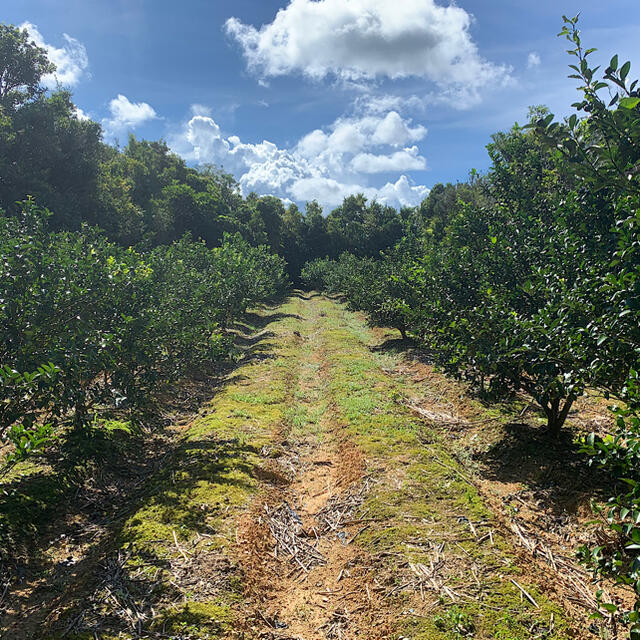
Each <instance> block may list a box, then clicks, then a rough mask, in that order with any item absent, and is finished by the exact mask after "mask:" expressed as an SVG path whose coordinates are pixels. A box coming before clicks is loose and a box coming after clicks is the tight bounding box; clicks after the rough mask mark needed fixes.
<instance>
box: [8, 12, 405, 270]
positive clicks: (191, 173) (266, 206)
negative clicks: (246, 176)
mask: <svg viewBox="0 0 640 640" xmlns="http://www.w3.org/2000/svg"><path fill="white" fill-rule="evenodd" d="M0 50H1V51H2V56H0V78H2V80H1V81H0V210H3V211H4V213H5V215H9V216H14V215H17V214H18V213H19V211H20V204H19V203H20V202H21V201H22V200H24V199H25V197H27V196H31V197H32V198H33V199H34V200H35V201H36V202H37V204H38V205H39V206H41V207H44V208H47V209H49V210H50V211H51V212H52V216H51V218H50V219H49V222H48V224H49V227H50V228H51V229H52V230H55V231H62V230H66V231H77V230H79V229H80V228H81V227H82V225H83V224H88V225H90V226H97V227H100V228H101V229H102V230H103V231H104V232H105V234H106V235H107V237H108V238H109V239H110V240H111V241H113V242H115V243H117V244H120V245H122V246H125V247H128V246H143V247H145V248H151V247H155V246H158V245H162V244H169V243H171V242H174V241H176V240H179V239H180V238H181V237H182V236H183V235H184V234H185V233H187V232H188V233H189V234H191V236H192V237H193V238H194V239H196V240H202V241H203V242H205V243H206V245H207V246H209V247H215V246H218V245H219V244H220V243H221V242H222V238H223V236H224V234H225V233H230V234H235V233H239V234H241V236H242V237H243V238H244V239H245V240H246V241H247V242H248V243H249V244H251V245H253V246H259V245H268V246H269V247H270V248H271V250H272V251H273V252H274V253H277V254H278V255H280V256H281V257H283V258H285V260H286V262H287V265H288V266H287V270H288V273H289V277H290V278H291V279H292V280H296V279H297V278H298V276H299V273H300V269H301V267H302V265H303V264H304V263H305V262H306V261H307V260H309V259H313V258H315V257H321V256H322V257H323V256H327V255H328V256H338V255H339V254H340V253H341V252H342V251H346V250H350V251H354V252H355V253H358V254H362V255H376V254H377V253H378V252H379V251H381V250H383V249H385V248H387V247H390V246H393V245H394V244H395V242H396V241H397V240H398V239H399V238H400V237H401V235H402V233H403V218H402V215H399V214H398V213H397V212H396V211H395V210H394V209H393V208H392V207H388V206H383V205H381V204H379V203H375V202H373V203H368V202H367V200H366V199H365V198H364V197H363V196H357V195H354V196H352V197H349V198H347V199H346V200H345V202H344V203H343V205H342V206H341V207H338V208H337V209H336V210H335V211H333V212H331V213H330V214H329V215H328V216H326V217H325V216H323V212H322V208H321V207H320V206H319V205H318V203H317V202H310V203H308V204H307V206H306V209H305V211H304V212H302V211H300V209H299V208H298V207H297V206H296V205H295V204H291V205H289V206H288V207H285V206H284V205H283V203H282V201H281V200H280V199H279V198H275V197H272V196H262V197H260V196H258V195H256V194H255V193H250V194H248V195H247V196H246V197H243V196H242V194H241V192H240V189H239V186H238V184H237V183H236V182H235V180H234V179H233V177H232V176H230V175H228V174H226V173H224V171H223V170H222V169H221V168H218V167H213V166H202V167H198V168H192V167H188V166H187V165H186V163H185V161H184V160H183V159H182V158H180V157H179V156H178V155H176V154H174V153H172V152H171V150H170V149H169V147H168V146H167V144H166V143H164V142H162V141H157V142H150V141H146V140H137V139H136V138H135V137H134V136H133V135H131V136H130V137H129V140H128V142H127V144H126V146H124V148H117V147H114V146H111V145H108V144H105V143H104V142H103V141H102V129H101V127H100V125H99V124H98V123H97V122H93V121H91V120H89V119H85V118H81V117H79V116H78V111H77V109H76V107H75V105H74V104H73V101H72V96H71V94H70V93H69V92H68V91H64V90H59V91H56V92H54V93H50V92H47V91H45V89H44V87H43V86H42V84H41V81H42V76H43V75H44V74H46V73H50V72H51V71H52V70H53V69H54V67H53V65H52V64H51V63H50V62H49V61H48V60H47V58H46V52H45V51H44V50H42V49H39V48H38V47H37V46H35V44H34V43H32V42H31V41H30V40H29V36H28V34H27V32H26V31H25V30H22V31H21V30H20V29H18V28H16V27H13V26H11V25H3V24H0Z"/></svg>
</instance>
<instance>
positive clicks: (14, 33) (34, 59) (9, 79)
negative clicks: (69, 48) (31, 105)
mask: <svg viewBox="0 0 640 640" xmlns="http://www.w3.org/2000/svg"><path fill="white" fill-rule="evenodd" d="M55 69H56V67H55V65H54V64H53V63H52V62H50V61H49V59H48V58H47V52H46V51H45V50H44V49H42V48H41V47H38V46H37V45H36V44H35V43H34V42H32V41H30V40H29V33H28V32H27V30H26V29H19V28H17V27H14V26H13V25H7V24H0V110H1V109H4V110H5V112H6V113H11V112H13V111H14V110H15V109H17V108H18V107H20V106H22V105H23V104H25V103H26V102H28V101H29V100H32V99H33V98H35V97H37V96H39V95H40V94H42V92H43V91H44V89H43V88H42V86H41V85H40V81H41V79H42V76H44V75H46V74H47V73H52V72H54V71H55Z"/></svg>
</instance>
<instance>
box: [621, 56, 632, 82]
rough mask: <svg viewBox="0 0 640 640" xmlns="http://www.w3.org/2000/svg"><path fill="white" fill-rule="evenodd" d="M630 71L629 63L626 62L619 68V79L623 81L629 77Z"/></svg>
mask: <svg viewBox="0 0 640 640" xmlns="http://www.w3.org/2000/svg"><path fill="white" fill-rule="evenodd" d="M630 69H631V63H630V62H629V61H628V60H627V62H625V63H624V64H623V65H622V67H620V77H621V78H622V79H623V80H624V79H625V78H626V77H627V76H628V75H629V70H630Z"/></svg>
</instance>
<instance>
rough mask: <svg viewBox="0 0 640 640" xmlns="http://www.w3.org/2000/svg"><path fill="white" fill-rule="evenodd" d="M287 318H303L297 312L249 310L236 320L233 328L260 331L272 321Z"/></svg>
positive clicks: (249, 331)
mask: <svg viewBox="0 0 640 640" xmlns="http://www.w3.org/2000/svg"><path fill="white" fill-rule="evenodd" d="M286 318H295V319H296V320H302V318H301V317H300V316H299V315H297V314H295V313H282V312H277V313H270V314H260V313H254V312H252V311H248V312H247V313H245V314H244V315H243V316H242V319H241V320H239V321H237V322H235V323H234V324H233V325H232V327H231V328H233V329H236V330H237V331H242V332H243V333H245V334H246V333H252V332H259V331H262V330H263V329H265V328H266V327H267V326H268V325H270V324H271V323H272V322H278V321H279V320H285V319H286Z"/></svg>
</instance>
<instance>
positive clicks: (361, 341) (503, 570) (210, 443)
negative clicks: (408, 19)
mask: <svg viewBox="0 0 640 640" xmlns="http://www.w3.org/2000/svg"><path fill="white" fill-rule="evenodd" d="M240 329H241V330H242V332H243V333H250V332H258V331H262V330H264V333H263V334H262V337H261V338H260V337H258V338H255V339H251V340H250V341H247V343H248V344H250V345H251V348H250V349H249V350H248V351H247V357H246V358H245V360H244V361H243V363H242V364H241V366H239V367H238V368H237V369H235V370H234V371H233V373H232V374H231V375H230V376H229V377H228V378H227V380H226V381H225V383H224V384H223V385H222V386H221V387H220V388H219V389H218V390H217V391H216V393H215V395H214V397H213V399H212V400H211V401H210V402H208V403H206V404H204V405H203V406H202V408H201V410H200V412H199V414H198V416H197V417H196V418H195V419H194V420H193V422H192V423H191V424H190V425H189V426H188V427H187V428H184V429H182V430H180V431H179V432H178V431H176V434H175V437H174V439H173V443H172V446H171V448H170V449H169V450H167V452H166V455H165V456H164V457H163V458H162V459H161V464H160V465H159V466H158V469H157V470H156V471H155V472H154V473H153V474H152V475H151V476H150V477H148V478H145V480H144V484H143V485H142V487H140V489H139V490H136V493H135V495H134V496H132V501H131V502H130V503H128V504H125V505H122V506H121V510H120V512H119V514H118V515H117V517H114V519H113V523H112V525H111V529H110V531H111V535H110V538H109V540H108V541H107V543H105V544H103V545H102V546H101V547H100V548H99V549H95V550H94V554H98V553H99V554H101V555H102V557H104V558H107V557H108V558H113V557H114V556H117V557H119V558H121V559H122V574H123V575H124V576H125V577H124V578H119V579H121V580H122V581H123V582H122V583H121V584H123V585H125V586H126V588H127V589H128V591H127V593H126V594H125V595H126V597H125V596H124V595H123V596H122V597H120V596H118V597H120V605H119V606H120V609H122V605H123V604H126V603H127V602H128V603H129V604H132V605H135V606H136V607H137V609H138V610H140V611H141V612H143V613H144V620H142V621H141V625H140V627H139V629H138V630H136V629H134V628H132V627H131V624H130V622H128V620H127V618H126V616H123V615H122V612H121V611H119V607H118V606H116V605H114V603H113V602H112V601H105V602H102V601H100V602H98V603H97V604H96V603H95V602H92V603H91V607H92V609H91V611H90V612H89V614H87V616H86V619H85V621H84V622H83V623H82V624H85V628H84V629H83V628H82V624H78V625H76V627H74V628H76V629H77V631H78V633H77V634H76V635H75V636H74V635H73V633H69V634H68V635H67V636H66V637H68V638H72V639H73V638H76V640H84V638H91V637H94V636H93V635H92V633H93V632H91V631H90V627H91V624H94V625H101V626H100V629H101V631H100V635H99V637H100V638H102V639H103V640H108V639H110V638H112V637H113V638H116V637H117V638H120V639H125V638H139V637H149V638H153V637H171V636H175V637H182V638H188V639H192V638H193V639H195V638H198V639H200V638H218V637H220V638H232V637H237V636H235V635H234V630H236V629H237V628H238V625H239V623H241V622H242V620H241V619H240V618H239V616H242V615H243V613H242V612H243V611H245V609H243V607H242V606H241V603H242V600H243V598H244V597H245V592H246V585H245V584H243V580H244V576H243V569H242V566H239V565H238V561H237V553H236V551H234V545H236V527H237V525H238V521H239V518H240V517H241V516H242V514H244V513H245V512H246V510H247V507H248V505H249V504H250V503H251V501H252V499H254V497H255V496H256V495H257V493H258V492H259V491H260V490H261V489H262V488H264V487H265V486H268V485H273V484H274V483H275V482H277V481H278V478H277V477H276V476H277V470H275V471H274V468H273V465H272V464H271V463H272V462H273V459H274V458H277V457H278V456H280V455H281V453H282V451H281V449H280V448H281V447H282V443H283V439H284V438H287V437H288V438H291V439H292V440H296V439H298V440H301V439H302V436H305V437H307V436H309V435H310V436H312V438H311V440H312V441H313V442H314V443H315V445H314V446H316V447H321V446H323V443H324V442H325V441H328V440H329V439H330V437H332V438H335V437H336V434H335V433H334V432H332V434H330V433H329V430H330V429H331V430H334V431H335V430H336V429H337V430H341V431H342V433H343V436H344V437H345V438H348V439H349V440H350V441H351V442H353V443H355V445H357V447H358V449H359V450H360V451H361V452H362V453H363V454H364V457H365V458H366V470H365V473H366V474H368V475H370V476H371V477H372V479H373V485H372V488H371V490H370V492H369V494H368V495H367V498H366V500H365V503H364V505H363V506H362V510H361V511H362V513H366V516H367V519H368V520H370V524H369V526H368V528H367V529H366V530H363V531H362V532H361V533H360V535H359V536H358V537H357V540H356V542H355V544H357V545H358V546H359V548H360V549H361V550H362V552H363V553H365V554H367V556H368V557H369V558H370V559H371V560H372V562H375V570H376V572H378V573H379V575H380V578H381V581H386V582H384V584H386V585H387V586H388V587H389V595H388V596H387V597H386V599H385V602H386V606H388V607H389V608H390V610H393V611H395V616H394V619H395V623H394V626H395V630H394V637H395V638H401V637H403V638H410V639H411V640H436V639H442V640H444V639H457V638H466V637H473V638H480V639H487V640H488V639H489V638H498V639H501V640H524V639H525V638H533V637H540V638H554V639H556V640H563V639H565V638H569V637H573V636H571V635H570V633H569V631H568V629H569V626H568V623H567V621H566V620H565V617H564V614H563V612H562V610H561V609H560V607H559V606H557V605H556V604H554V603H553V602H551V601H550V600H549V599H548V598H547V597H546V595H545V593H544V591H543V589H541V587H540V585H538V584H537V583H536V581H535V579H534V576H533V577H532V575H531V572H526V571H525V570H524V569H523V568H522V567H521V566H519V564H518V562H517V560H516V556H515V554H514V552H513V550H512V548H511V546H510V543H509V541H508V540H507V539H505V538H504V537H503V536H502V535H501V534H500V532H499V528H498V527H497V526H496V525H495V523H494V520H493V515H492V513H491V512H490V510H489V509H488V508H487V506H486V505H485V504H484V503H483V500H482V499H481V497H480V496H479V494H478V492H477V491H476V489H475V488H474V487H473V486H471V485H470V484H469V483H468V482H466V481H465V477H464V469H462V468H461V467H460V464H459V463H458V462H457V461H456V459H455V458H454V457H453V456H452V455H451V452H450V449H449V447H448V443H447V440H446V438H445V437H444V436H443V434H442V433H439V432H438V431H437V430H436V429H433V430H431V431H429V430H428V429H427V428H426V427H425V425H424V424H423V423H422V422H420V421H418V419H417V418H416V417H415V416H414V415H413V414H412V413H411V411H410V410H409V409H408V408H407V407H406V406H405V400H406V389H404V388H403V386H402V383H401V382H400V381H399V380H398V379H397V378H394V377H393V376H390V375H388V373H386V371H385V369H387V368H389V366H391V365H392V364H393V363H394V362H395V359H396V356H394V355H393V354H389V353H385V352H381V351H376V350H374V349H372V348H371V347H372V346H373V344H374V343H375V342H376V338H375V335H374V333H372V331H371V330H369V329H368V328H367V327H366V325H365V323H364V322H363V321H362V319H361V318H360V317H359V316H357V315H356V314H353V313H351V312H349V311H347V310H346V309H345V308H344V307H343V306H342V305H341V304H339V303H336V302H335V301H332V300H329V299H327V298H325V297H322V296H317V295H311V296H306V297H305V296H299V295H294V296H292V297H291V298H290V299H289V300H288V301H287V302H286V303H285V304H284V305H282V306H280V307H278V308H277V309H275V310H274V309H265V310H263V311H260V312H259V313H256V314H254V315H253V316H252V317H251V319H250V320H249V322H248V324H246V325H245V326H243V327H240ZM258 335H260V334H258ZM310 341H311V342H313V345H314V349H315V353H316V354H317V353H321V354H322V359H319V358H317V357H315V356H313V355H310V352H309V344H310ZM116 431H117V429H116ZM307 440H308V438H307ZM39 473H41V470H36V473H35V474H34V477H37V476H38V474H39ZM27 475H28V473H27ZM49 490H55V491H56V492H63V493H64V491H66V489H65V488H64V487H55V486H50V485H48V489H47V491H49ZM37 495H38V494H36V496H37ZM56 495H57V494H56ZM35 499H38V500H39V499H40V498H37V497H36V498H34V500H35ZM48 499H50V496H49V494H48V493H47V492H46V491H45V493H44V494H43V495H42V501H43V502H45V503H46V502H47V500H48ZM56 499H58V500H59V499H61V498H60V497H57V498H56ZM43 508H44V507H43ZM473 528H475V530H476V534H475V535H474V533H473ZM490 530H491V531H492V537H491V538H489V537H486V536H485V537H484V538H483V535H484V534H485V533H487V532H488V531H490ZM435 549H439V550H440V551H439V553H440V554H441V556H442V557H443V559H444V564H443V567H442V570H441V574H442V577H443V580H445V583H446V585H447V587H448V588H450V590H451V594H452V595H451V596H449V595H442V592H439V593H437V594H436V592H433V593H431V592H428V591H427V593H426V595H425V594H422V595H421V593H420V591H419V590H417V589H416V588H415V586H412V585H411V584H410V583H411V578H412V574H411V570H410V564H411V563H412V564H414V565H415V564H424V565H426V566H429V563H430V562H431V560H432V559H433V557H434V550H435ZM100 566H103V565H101V564H99V563H96V562H94V565H93V569H92V570H91V571H88V574H89V576H88V577H87V576H86V575H85V576H84V577H83V578H82V579H83V580H85V583H86V584H85V587H83V589H80V590H79V591H78V592H77V593H76V594H75V596H74V597H73V598H71V599H67V600H66V601H65V608H64V610H63V611H62V613H58V616H57V618H56V621H55V628H56V629H58V631H56V632H53V633H52V634H49V636H48V637H50V638H57V637H59V633H60V632H59V629H64V628H66V627H67V626H68V625H69V623H70V622H72V621H73V620H74V618H75V617H76V616H77V615H78V613H79V612H80V611H82V608H83V606H84V607H85V608H86V607H87V606H88V605H87V602H86V601H87V600H88V599H89V600H90V596H93V595H94V594H95V593H96V591H95V590H96V589H98V591H99V589H100V588H104V585H103V584H102V582H104V579H103V578H101V577H100V575H99V572H98V573H96V571H97V568H98V567H100ZM198 572H200V573H202V577H203V580H202V581H201V582H200V583H198V584H195V583H194V582H193V580H192V578H193V574H198ZM75 577H76V578H77V579H80V576H79V575H77V576H75ZM196 577H197V576H196ZM101 580H102V582H101ZM92 581H93V582H92ZM513 581H516V582H517V583H518V584H519V585H521V586H522V587H523V588H524V589H525V590H526V591H527V593H528V594H530V596H531V597H532V598H534V599H535V601H536V603H537V605H538V606H534V605H533V604H531V603H530V602H529V601H528V600H527V599H526V598H524V597H523V596H522V593H521V591H520V590H519V589H518V587H517V586H516V585H515V584H514V582H513ZM101 584H102V587H101V586H100V585H101ZM194 585H195V586H194ZM212 585H213V586H212ZM122 588H123V589H124V587H122ZM422 596H424V600H423V598H422ZM83 598H84V601H83ZM127 598H128V599H127ZM56 633H58V635H56ZM7 637H8V636H7ZM14 637H16V638H17V639H18V640H31V639H32V638H35V637H47V636H42V635H41V636H27V635H23V636H22V637H21V636H19V635H17V636H14ZM249 637H251V636H247V638H249Z"/></svg>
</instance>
